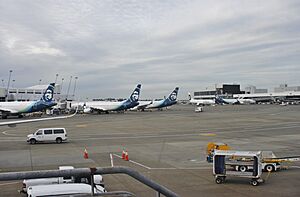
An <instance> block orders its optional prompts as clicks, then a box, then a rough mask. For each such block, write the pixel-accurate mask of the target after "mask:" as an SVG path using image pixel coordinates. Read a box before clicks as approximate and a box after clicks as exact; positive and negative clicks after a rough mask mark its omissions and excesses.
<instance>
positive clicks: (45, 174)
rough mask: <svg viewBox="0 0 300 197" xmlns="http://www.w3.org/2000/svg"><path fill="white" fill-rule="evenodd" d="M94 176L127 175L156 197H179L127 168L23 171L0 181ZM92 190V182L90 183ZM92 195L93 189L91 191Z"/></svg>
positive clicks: (8, 173) (2, 176) (0, 175)
mask: <svg viewBox="0 0 300 197" xmlns="http://www.w3.org/2000/svg"><path fill="white" fill-rule="evenodd" d="M95 174H101V175H104V174H127V175H129V176H131V177H132V178H134V179H136V180H138V181H140V182H141V183H143V184H145V185H147V186H148V187H150V188H152V189H153V190H155V191H157V196H160V194H163V195H164V196H166V197H179V195H178V194H176V193H174V192H172V191H171V190H169V189H168V188H166V187H164V186H162V185H160V184H158V183H156V182H154V181H153V180H151V179H149V178H147V177H145V176H144V175H142V174H141V173H139V172H137V171H135V170H133V169H131V168H128V167H122V166H120V167H107V168H75V169H69V170H41V171H25V172H7V173H0V181H10V180H22V179H35V178H50V177H68V176H69V177H70V176H77V177H87V176H91V178H93V175H95ZM92 188H93V182H92ZM92 193H93V189H92Z"/></svg>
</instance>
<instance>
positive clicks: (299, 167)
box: [290, 166, 300, 169]
mask: <svg viewBox="0 0 300 197" xmlns="http://www.w3.org/2000/svg"><path fill="white" fill-rule="evenodd" d="M290 168H298V169H300V166H290Z"/></svg>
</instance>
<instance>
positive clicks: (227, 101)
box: [216, 96, 240, 105]
mask: <svg viewBox="0 0 300 197" xmlns="http://www.w3.org/2000/svg"><path fill="white" fill-rule="evenodd" d="M216 103H217V104H231V105H234V104H240V102H239V101H238V99H224V98H222V97H220V96H216Z"/></svg>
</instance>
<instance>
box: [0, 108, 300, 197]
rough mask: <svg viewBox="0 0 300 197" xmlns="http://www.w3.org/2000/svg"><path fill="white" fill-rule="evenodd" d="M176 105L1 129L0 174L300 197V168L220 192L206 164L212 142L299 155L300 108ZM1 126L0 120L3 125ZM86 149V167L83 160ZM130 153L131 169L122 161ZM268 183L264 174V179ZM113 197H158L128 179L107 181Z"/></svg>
mask: <svg viewBox="0 0 300 197" xmlns="http://www.w3.org/2000/svg"><path fill="white" fill-rule="evenodd" d="M194 110H195V106H191V105H176V106H172V107H171V108H169V109H167V110H163V111H156V110H153V111H152V112H150V111H145V112H134V111H128V112H125V113H110V114H101V115H98V114H78V115H76V116H75V117H72V118H69V119H64V120H52V121H48V122H36V123H29V124H21V125H17V127H14V128H9V127H5V126H2V127H0V173H1V172H13V171H28V170H43V169H44V170H46V169H57V168H58V166H61V165H72V166H74V167H108V166H111V161H110V154H113V155H114V165H115V166H127V167H131V168H133V169H134V170H137V171H139V172H140V173H142V174H143V175H145V176H147V177H149V178H151V179H152V180H154V181H155V182H157V183H159V184H161V185H164V186H165V187H167V188H169V189H170V190H172V191H173V192H175V193H177V194H178V195H180V196H185V197H199V196H230V197H232V196H235V197H236V196H237V197H238V196H300V188H299V186H300V178H299V177H300V162H294V163H288V164H286V165H287V167H288V169H283V170H280V171H278V172H272V173H271V174H270V176H269V177H268V179H267V180H266V182H265V183H263V184H261V185H259V186H257V187H254V186H251V185H250V184H249V179H246V178H233V177H232V178H231V177H228V179H227V180H226V183H224V184H216V183H215V178H214V176H213V174H212V165H211V164H208V163H207V162H206V145H207V143H208V142H223V143H227V144H228V145H229V146H230V147H231V148H232V149H234V150H246V151H256V150H270V151H273V152H274V153H275V154H276V156H278V157H284V156H294V155H300V143H299V141H300V106H299V105H289V106H279V105H233V106H232V105H226V106H205V107H204V112H201V113H195V112H194ZM1 121H3V120H1ZM47 127H64V128H66V130H67V132H68V141H67V142H65V143H62V144H55V143H43V144H35V145H30V144H28V143H27V142H26V136H27V135H28V134H30V133H33V132H34V131H36V130H37V129H39V128H47ZM85 148H86V149H87V151H88V154H89V159H84V158H83V151H84V149H85ZM123 148H125V149H126V150H127V151H128V154H129V159H130V161H124V160H122V159H120V158H119V157H120V156H121V153H122V150H123ZM263 177H264V178H266V177H267V173H264V174H263ZM104 181H105V185H106V189H107V190H108V191H124V190H125V191H129V192H132V193H134V194H136V196H147V197H148V196H155V195H156V192H155V191H154V190H152V189H151V188H149V187H147V186H145V185H143V184H141V183H139V182H137V181H136V180H134V179H133V178H131V177H129V176H127V175H116V174H115V175H104ZM20 188H21V181H9V182H0V190H1V196H21V195H20V194H19V193H18V192H17V190H18V189H20Z"/></svg>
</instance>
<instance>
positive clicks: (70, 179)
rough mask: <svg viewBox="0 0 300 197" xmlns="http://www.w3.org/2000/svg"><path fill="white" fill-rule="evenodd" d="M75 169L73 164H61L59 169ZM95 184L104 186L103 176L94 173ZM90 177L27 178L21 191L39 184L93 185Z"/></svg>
mask: <svg viewBox="0 0 300 197" xmlns="http://www.w3.org/2000/svg"><path fill="white" fill-rule="evenodd" d="M71 169H74V167H73V166H60V167H59V170H71ZM93 176H94V177H93V178H94V184H95V185H99V186H101V187H103V188H104V182H103V177H102V176H101V175H100V174H98V175H93ZM90 179H91V178H90V177H74V176H71V177H53V178H41V179H25V180H23V186H22V189H21V190H20V192H21V193H27V190H28V188H29V187H31V186H37V185H52V184H70V183H85V184H89V185H91V180H90Z"/></svg>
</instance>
